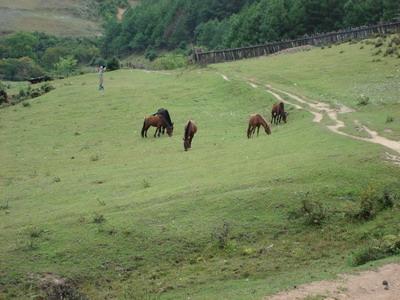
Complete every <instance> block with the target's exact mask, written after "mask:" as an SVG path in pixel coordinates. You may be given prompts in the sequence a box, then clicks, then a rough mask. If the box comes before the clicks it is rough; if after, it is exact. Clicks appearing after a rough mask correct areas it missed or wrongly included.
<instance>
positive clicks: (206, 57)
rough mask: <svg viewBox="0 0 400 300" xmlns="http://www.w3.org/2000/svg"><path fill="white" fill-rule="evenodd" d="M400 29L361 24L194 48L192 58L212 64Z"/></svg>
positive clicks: (394, 24)
mask: <svg viewBox="0 0 400 300" xmlns="http://www.w3.org/2000/svg"><path fill="white" fill-rule="evenodd" d="M399 31H400V21H396V22H392V23H385V24H379V25H373V26H363V27H358V28H352V29H348V30H340V31H336V32H330V33H323V34H316V35H313V36H305V37H303V38H300V39H296V40H288V41H281V42H274V43H268V44H265V45H258V46H250V47H243V48H234V49H224V50H216V51H207V52H201V51H199V50H195V51H194V54H193V60H194V62H195V63H198V64H214V63H220V62H226V61H232V60H239V59H244V58H252V57H258V56H263V55H269V54H273V53H276V52H279V51H282V50H285V49H288V48H294V47H300V46H305V45H313V46H318V45H328V44H333V43H336V42H344V41H348V40H353V39H355V40H357V39H365V38H368V37H370V36H372V35H374V34H386V33H393V32H399Z"/></svg>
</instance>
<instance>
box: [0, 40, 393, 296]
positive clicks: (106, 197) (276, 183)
mask: <svg viewBox="0 0 400 300" xmlns="http://www.w3.org/2000/svg"><path fill="white" fill-rule="evenodd" d="M359 48H360V47H359V46H358V48H356V46H351V45H342V46H340V47H338V48H336V47H333V48H331V49H329V50H328V49H324V50H321V49H315V50H312V51H309V52H305V53H297V54H291V55H287V56H276V57H267V58H260V59H254V60H248V61H240V62H236V63H230V64H221V65H216V66H210V67H208V68H202V69H196V68H195V69H188V70H180V71H176V72H171V73H162V72H143V71H131V70H121V71H116V72H110V73H106V74H105V87H106V91H105V94H104V95H103V94H101V93H99V92H98V91H97V89H96V87H97V80H98V78H97V76H96V75H95V74H87V75H83V76H79V77H73V78H68V79H65V80H62V81H58V82H56V83H55V84H56V86H57V89H56V90H55V91H52V92H51V93H49V94H47V95H45V96H42V97H40V98H37V99H34V100H31V101H29V103H30V105H25V106H23V105H17V106H14V107H9V108H6V109H2V110H0V140H1V143H0V153H1V165H2V168H1V169H0V190H1V201H2V202H1V203H0V204H1V210H0V218H1V222H0V241H1V242H0V252H1V253H3V255H2V256H1V257H0V275H1V276H0V278H1V281H0V297H5V298H12V297H14V298H24V297H25V298H30V297H31V296H32V295H38V294H44V293H46V291H47V292H48V293H49V292H51V291H49V290H48V289H47V290H43V289H42V290H41V289H40V287H42V288H45V286H43V284H41V282H43V280H44V278H47V277H49V276H50V275H52V276H54V277H56V276H58V277H62V278H69V279H71V280H72V281H71V286H72V289H73V290H75V289H77V290H79V291H80V292H81V293H84V294H86V295H88V296H89V298H106V297H108V298H120V299H135V298H136V299H145V298H152V297H159V298H161V299H182V298H188V297H190V298H191V299H223V298H225V299H259V298H261V297H263V296H265V295H267V294H271V293H273V292H276V291H278V290H282V289H284V288H287V287H290V286H293V285H294V284H300V283H303V282H308V281H312V280H316V279H324V278H329V277H332V276H334V275H335V274H337V273H338V272H341V271H349V270H353V269H354V268H353V267H350V265H349V263H348V260H349V259H351V258H354V256H355V255H356V254H353V252H356V253H357V251H358V252H359V251H361V250H362V249H361V250H360V248H363V247H368V245H370V243H371V242H372V241H374V242H375V241H377V242H381V241H383V240H385V241H387V240H388V238H387V237H388V236H389V237H393V236H394V237H395V238H396V236H398V235H399V233H400V227H399V223H398V218H399V213H400V210H399V209H400V208H399V202H398V201H399V200H398V199H397V200H395V201H397V202H396V204H395V206H394V207H393V208H390V209H386V210H382V211H379V212H377V215H376V217H375V218H373V219H372V220H370V221H365V222H352V221H350V220H349V219H348V217H347V216H346V213H345V212H349V211H350V212H356V211H357V209H358V207H359V205H360V197H361V196H362V195H364V194H365V193H367V192H368V193H370V194H372V192H371V190H376V191H381V190H382V189H383V188H386V189H387V191H388V193H389V195H390V197H392V196H393V195H395V194H396V193H399V192H400V190H399V185H398V178H399V177H400V169H399V168H398V167H397V166H395V165H393V164H392V163H391V162H387V161H384V157H385V152H387V151H388V150H387V149H385V148H383V147H381V146H379V145H374V144H370V143H365V142H363V141H356V140H352V139H349V138H347V137H344V136H340V135H337V134H335V133H332V132H331V131H329V130H328V129H327V128H326V127H325V126H324V124H316V123H313V122H312V120H313V116H312V114H310V113H309V112H307V111H306V110H297V109H295V108H294V107H291V106H289V105H288V106H287V110H288V111H289V113H290V114H289V121H288V123H287V124H285V125H280V126H273V127H272V132H273V133H272V135H271V136H266V135H265V133H260V136H259V137H258V138H254V139H251V140H248V139H247V138H246V136H245V131H246V129H247V120H248V115H249V114H250V113H253V112H259V113H262V114H264V115H266V116H268V115H269V110H270V107H271V105H272V103H274V102H275V101H276V100H275V99H274V98H273V96H272V95H270V94H268V93H266V92H265V90H264V89H263V88H262V87H263V85H264V84H266V83H270V84H273V85H275V86H277V87H279V88H281V89H284V90H288V91H291V92H295V93H298V94H302V95H306V96H308V97H310V98H311V99H312V98H318V100H323V101H334V99H336V100H337V102H340V103H342V104H346V105H348V106H353V107H355V108H357V107H356V106H355V105H354V103H352V99H353V96H354V95H357V94H358V93H359V90H358V89H357V88H359V89H361V88H362V87H368V88H371V89H370V90H369V91H371V94H370V97H371V101H372V103H371V105H367V106H366V107H364V108H363V109H361V110H360V111H358V110H359V108H357V114H359V115H357V118H359V120H360V121H362V122H366V121H368V120H371V124H370V126H371V128H373V129H379V126H381V125H379V124H381V123H380V122H383V123H384V122H385V121H384V120H385V119H386V113H387V111H386V109H388V107H390V112H391V113H393V116H394V122H393V123H391V125H390V126H393V127H391V128H392V131H393V132H392V133H391V138H395V137H396V138H397V135H398V133H399V123H398V120H399V119H400V118H398V117H397V116H398V111H399V103H398V100H396V92H395V90H396V89H394V90H392V89H385V90H384V92H383V93H379V92H378V90H379V87H384V86H385V84H388V83H391V84H392V85H393V86H396V88H397V87H398V84H399V81H396V80H395V78H397V76H398V68H399V65H398V64H399V61H398V60H396V59H395V58H391V57H386V58H382V60H381V61H380V62H378V63H373V62H371V60H372V58H371V55H370V52H367V51H370V50H369V49H364V51H365V52H364V51H361V50H360V49H359ZM340 51H343V52H342V53H340ZM313 64H315V65H313ZM354 65H357V66H358V68H359V69H358V70H357V71H352V70H353V68H354ZM221 74H223V75H224V76H226V78H228V79H229V81H227V80H224V78H223V77H222V76H221ZM346 74H351V76H350V75H346ZM368 74H372V75H373V76H372V75H371V76H368ZM346 76H350V77H351V80H350V79H349V77H346ZM390 76H392V77H390ZM392 79H393V81H392ZM249 80H253V81H254V82H257V83H258V88H253V87H251V86H250V85H249V84H248V81H249ZM374 87H376V89H377V90H376V91H375V88H374ZM354 90H355V91H356V92H354ZM354 93H355V94H354ZM374 95H377V96H379V95H382V97H383V99H384V103H387V105H390V106H383V108H382V110H383V111H384V112H385V113H384V114H382V113H380V114H376V113H374V110H375V109H380V108H381V104H380V102H379V101H376V100H375V96H374ZM377 99H378V100H379V98H377ZM159 107H166V108H168V109H169V111H170V113H171V117H172V119H173V121H174V123H175V132H174V136H173V137H172V138H168V137H162V138H160V139H154V138H152V137H149V138H148V139H142V138H141V137H140V134H139V133H140V129H141V127H142V122H143V117H144V116H145V115H148V114H150V113H152V112H154V111H155V110H156V109H157V108H159ZM368 116H373V117H372V118H370V119H369V117H368ZM382 116H383V119H382V118H381V117H382ZM189 118H192V119H194V120H195V121H196V122H197V123H198V127H199V131H198V134H197V135H196V136H195V138H194V140H193V149H192V150H190V151H189V152H187V153H186V152H184V151H183V146H182V140H181V137H182V135H183V126H184V124H185V122H186V121H187V120H188V119H189ZM382 132H384V131H383V130H382ZM368 186H370V188H368ZM367 196H368V194H367ZM363 197H364V196H363ZM302 201H311V202H314V201H317V202H318V203H320V204H321V205H322V206H323V207H324V208H325V210H324V211H325V213H326V216H327V217H326V219H323V220H322V224H321V225H319V226H318V225H309V224H308V225H307V223H306V222H305V221H306V219H304V218H303V217H304V216H303V217H302V216H301V209H300V208H301V203H302ZM299 211H300V216H299V215H298V214H299ZM296 216H297V217H296ZM312 222H314V221H312ZM390 260H397V261H398V256H397V257H394V258H391V259H390ZM49 274H50V275H49Z"/></svg>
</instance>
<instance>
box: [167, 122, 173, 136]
mask: <svg viewBox="0 0 400 300" xmlns="http://www.w3.org/2000/svg"><path fill="white" fill-rule="evenodd" d="M173 132H174V123H172V126H168V127H167V134H168V136H172V133H173Z"/></svg>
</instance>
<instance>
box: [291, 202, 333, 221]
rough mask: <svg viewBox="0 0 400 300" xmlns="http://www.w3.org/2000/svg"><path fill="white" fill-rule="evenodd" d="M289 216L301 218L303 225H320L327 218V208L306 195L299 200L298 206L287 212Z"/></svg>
mask: <svg viewBox="0 0 400 300" xmlns="http://www.w3.org/2000/svg"><path fill="white" fill-rule="evenodd" d="M289 218H294V219H299V218H301V219H303V223H304V224H305V225H322V224H323V223H324V221H326V219H327V218H328V210H327V209H326V208H325V207H324V206H323V205H322V204H321V202H319V201H311V200H309V199H308V198H307V197H306V198H305V199H303V200H302V201H301V206H300V208H298V209H297V210H295V211H292V212H290V213H289Z"/></svg>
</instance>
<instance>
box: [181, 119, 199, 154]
mask: <svg viewBox="0 0 400 300" xmlns="http://www.w3.org/2000/svg"><path fill="white" fill-rule="evenodd" d="M196 132H197V126H196V124H195V123H194V122H193V121H192V120H189V121H188V122H187V124H186V126H185V135H184V136H183V148H185V151H187V150H188V149H190V148H192V139H193V136H194V135H195V133H196Z"/></svg>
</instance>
